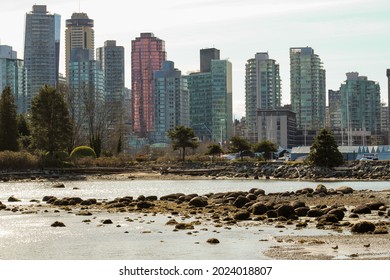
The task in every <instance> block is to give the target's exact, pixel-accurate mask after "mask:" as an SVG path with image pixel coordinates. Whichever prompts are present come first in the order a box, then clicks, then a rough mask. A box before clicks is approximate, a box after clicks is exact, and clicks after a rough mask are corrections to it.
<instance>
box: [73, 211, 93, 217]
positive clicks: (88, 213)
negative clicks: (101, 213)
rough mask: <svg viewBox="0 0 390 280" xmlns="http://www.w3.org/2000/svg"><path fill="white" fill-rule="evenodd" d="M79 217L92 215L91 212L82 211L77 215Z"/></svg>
mask: <svg viewBox="0 0 390 280" xmlns="http://www.w3.org/2000/svg"><path fill="white" fill-rule="evenodd" d="M76 215H77V216H92V213H91V212H89V211H80V212H79V213H77V214H76Z"/></svg>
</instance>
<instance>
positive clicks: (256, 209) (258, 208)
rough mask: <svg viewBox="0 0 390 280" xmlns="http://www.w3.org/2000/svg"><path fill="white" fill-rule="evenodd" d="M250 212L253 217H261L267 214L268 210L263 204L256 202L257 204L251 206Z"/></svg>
mask: <svg viewBox="0 0 390 280" xmlns="http://www.w3.org/2000/svg"><path fill="white" fill-rule="evenodd" d="M251 210H252V213H253V215H263V214H265V213H267V211H268V208H267V206H265V205H264V204H263V203H261V202H257V203H255V204H253V205H252V207H251Z"/></svg>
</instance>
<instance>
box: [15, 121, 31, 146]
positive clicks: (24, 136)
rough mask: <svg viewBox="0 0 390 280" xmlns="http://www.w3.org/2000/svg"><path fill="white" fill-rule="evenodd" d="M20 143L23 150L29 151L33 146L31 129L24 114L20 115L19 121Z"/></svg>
mask: <svg viewBox="0 0 390 280" xmlns="http://www.w3.org/2000/svg"><path fill="white" fill-rule="evenodd" d="M16 121H17V126H18V133H19V142H20V145H21V147H22V148H23V149H28V147H29V146H30V144H31V133H30V127H29V124H28V122H27V120H26V117H25V115H24V114H19V115H18V117H17V119H16Z"/></svg>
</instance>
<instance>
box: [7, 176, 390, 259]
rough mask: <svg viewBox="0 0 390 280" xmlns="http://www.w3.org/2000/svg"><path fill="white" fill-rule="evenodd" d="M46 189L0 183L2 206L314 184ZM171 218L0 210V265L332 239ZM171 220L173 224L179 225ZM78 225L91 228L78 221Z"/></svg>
mask: <svg viewBox="0 0 390 280" xmlns="http://www.w3.org/2000/svg"><path fill="white" fill-rule="evenodd" d="M52 184H53V183H47V182H46V183H38V182H35V183H2V184H0V201H2V202H3V203H4V204H7V205H9V204H10V203H8V202H7V199H8V197H9V196H11V195H14V196H15V197H16V198H19V199H21V200H22V202H21V203H18V204H19V205H22V206H23V205H24V204H31V203H30V202H29V201H30V200H31V199H38V200H41V199H42V198H43V196H45V195H54V196H57V197H66V196H78V197H81V198H83V199H86V198H97V199H103V198H106V199H113V198H116V197H121V196H126V195H131V196H135V197H136V196H138V195H140V194H144V195H157V196H161V195H165V194H169V193H176V192H182V193H188V194H189V193H198V194H206V193H210V192H225V191H235V190H244V191H247V190H249V189H251V188H254V187H258V188H262V189H264V190H265V191H266V192H267V193H269V192H279V191H286V190H288V191H294V190H297V189H300V188H304V187H315V186H316V185H317V184H318V183H312V182H297V181H254V180H244V181H228V180H226V181H222V180H221V181H219V180H209V181H206V180H193V181H137V180H134V181H93V182H90V181H84V182H65V185H66V188H65V189H53V188H52ZM324 184H325V185H326V186H327V187H328V188H336V187H338V186H341V185H348V186H351V187H353V188H354V189H356V190H360V189H372V190H385V189H388V188H390V184H389V183H388V182H332V183H324ZM74 188H78V189H74ZM12 205H15V204H12ZM129 218H130V219H131V221H129ZM171 218H172V217H168V216H164V215H157V216H152V215H148V216H142V215H140V214H129V213H116V214H111V213H105V212H102V213H95V214H94V215H93V216H89V217H82V216H76V215H75V214H74V213H68V212H65V211H60V212H59V213H55V212H54V209H51V210H50V211H49V212H43V211H39V214H21V213H20V212H16V213H13V212H10V211H0V259H60V260H62V259H92V260H97V259H106V260H108V259H145V260H146V259H264V258H265V256H264V255H263V252H264V250H266V249H267V248H269V246H272V245H276V244H277V242H276V240H275V239H274V236H277V235H286V234H292V235H294V234H295V235H315V234H337V233H335V232H324V231H316V230H314V229H305V230H299V231H297V230H295V227H294V226H291V228H286V229H275V228H274V227H268V226H264V225H261V224H257V223H256V222H253V223H252V224H251V226H250V227H249V226H248V225H247V224H246V223H241V224H240V226H233V227H231V228H215V227H214V226H213V225H212V223H210V222H202V224H201V225H199V226H195V229H194V230H191V231H179V232H173V227H172V226H167V225H165V223H166V222H167V221H168V220H169V219H171ZM174 218H175V219H176V220H177V221H181V220H182V219H184V218H183V217H174ZM85 219H90V220H91V222H90V223H85V222H83V220H85ZM104 219H111V220H112V221H113V224H112V225H102V220H104ZM54 221H61V222H63V223H64V224H65V225H66V227H64V228H52V227H50V225H51V224H52V223H53V222H54ZM185 221H186V222H188V221H191V219H190V220H185ZM206 228H207V230H205V229H206ZM189 232H190V233H191V234H188V233H189ZM211 237H215V238H218V239H219V240H220V242H221V243H220V244H218V245H209V244H208V243H207V242H206V241H207V239H209V238H211ZM265 240H267V241H268V242H265Z"/></svg>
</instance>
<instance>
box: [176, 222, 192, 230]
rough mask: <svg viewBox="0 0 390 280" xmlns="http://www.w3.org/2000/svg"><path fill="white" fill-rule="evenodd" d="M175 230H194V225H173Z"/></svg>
mask: <svg viewBox="0 0 390 280" xmlns="http://www.w3.org/2000/svg"><path fill="white" fill-rule="evenodd" d="M175 229H180V230H186V229H194V225H193V224H191V223H178V224H176V225H175Z"/></svg>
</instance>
